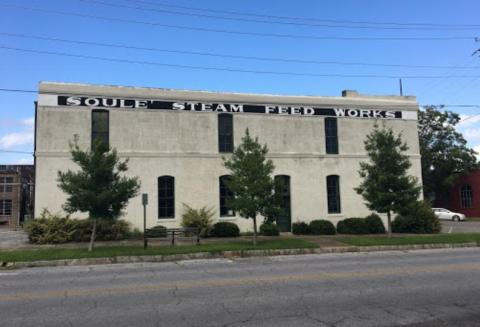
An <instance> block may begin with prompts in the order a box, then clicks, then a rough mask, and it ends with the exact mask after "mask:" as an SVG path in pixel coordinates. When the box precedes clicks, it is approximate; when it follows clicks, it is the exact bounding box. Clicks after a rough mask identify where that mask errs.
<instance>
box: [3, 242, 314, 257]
mask: <svg viewBox="0 0 480 327" xmlns="http://www.w3.org/2000/svg"><path fill="white" fill-rule="evenodd" d="M86 247H87V245H85V248H75V249H72V248H49V249H38V250H18V251H17V250H14V251H4V252H0V263H1V262H21V261H40V260H60V259H81V258H111V257H118V256H140V255H169V254H187V253H197V252H210V253H215V252H222V251H242V250H243V251H245V250H278V249H300V248H315V247H318V246H317V245H316V244H314V243H311V242H308V241H305V240H302V239H278V240H260V241H258V244H257V246H253V244H252V242H250V241H239V242H230V243H214V244H200V245H176V246H169V245H165V246H149V247H148V249H146V250H144V249H143V247H142V246H102V247H97V248H95V249H94V250H93V252H88V251H87V249H86Z"/></svg>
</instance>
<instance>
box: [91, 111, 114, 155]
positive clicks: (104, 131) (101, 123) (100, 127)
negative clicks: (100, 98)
mask: <svg viewBox="0 0 480 327" xmlns="http://www.w3.org/2000/svg"><path fill="white" fill-rule="evenodd" d="M109 124H110V123H109V113H108V111H107V110H101V109H95V110H92V145H93V143H94V142H95V141H97V140H100V141H102V142H103V143H105V144H106V145H107V146H109V138H110V135H109V134H110V128H109Z"/></svg>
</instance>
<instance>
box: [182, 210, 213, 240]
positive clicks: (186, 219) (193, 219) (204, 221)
mask: <svg viewBox="0 0 480 327" xmlns="http://www.w3.org/2000/svg"><path fill="white" fill-rule="evenodd" d="M183 207H184V208H185V212H184V213H183V215H182V227H196V228H198V229H199V230H200V236H202V237H206V236H208V234H210V231H211V230H212V224H213V221H212V218H213V216H214V214H215V211H214V210H213V208H210V209H209V208H207V207H202V208H200V209H194V208H192V207H190V206H188V205H186V204H185V203H184V204H183Z"/></svg>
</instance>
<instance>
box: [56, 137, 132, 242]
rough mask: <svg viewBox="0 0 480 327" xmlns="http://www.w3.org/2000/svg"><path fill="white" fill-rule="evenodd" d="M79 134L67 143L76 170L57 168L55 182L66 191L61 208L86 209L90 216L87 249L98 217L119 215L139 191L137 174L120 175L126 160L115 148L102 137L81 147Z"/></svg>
mask: <svg viewBox="0 0 480 327" xmlns="http://www.w3.org/2000/svg"><path fill="white" fill-rule="evenodd" d="M77 141H78V138H77V137H75V141H74V142H73V143H70V153H71V156H72V161H73V162H74V163H76V164H77V165H78V166H80V170H79V171H71V170H68V171H66V172H61V171H59V172H58V186H59V187H60V189H61V190H63V191H64V192H65V193H67V194H68V197H67V201H66V203H65V204H64V205H63V208H64V210H65V211H66V212H68V213H74V212H76V211H80V212H87V213H88V215H89V218H90V219H91V220H92V234H91V237H90V244H89V247H88V250H89V251H92V250H93V246H94V242H95V233H96V228H97V219H115V218H118V217H119V216H120V215H121V213H122V210H123V209H124V208H125V206H126V205H127V203H128V201H129V199H130V198H132V197H134V196H136V195H137V194H138V190H139V188H140V182H139V181H138V178H137V177H133V178H128V177H124V176H121V173H124V172H126V171H127V169H128V167H127V162H128V159H127V160H124V161H121V160H120V159H119V158H118V155H117V151H116V150H115V149H110V148H109V147H108V146H107V145H106V144H105V143H103V142H101V141H97V142H94V143H93V145H92V149H91V151H82V150H81V149H80V148H79V146H78V142H77Z"/></svg>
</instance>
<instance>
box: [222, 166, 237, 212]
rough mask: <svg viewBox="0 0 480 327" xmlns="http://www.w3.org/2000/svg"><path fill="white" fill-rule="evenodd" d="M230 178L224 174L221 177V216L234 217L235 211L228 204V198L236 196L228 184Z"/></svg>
mask: <svg viewBox="0 0 480 327" xmlns="http://www.w3.org/2000/svg"><path fill="white" fill-rule="evenodd" d="M229 179H230V176H228V175H224V176H220V178H219V181H220V183H219V185H220V217H232V216H235V211H233V210H232V209H230V208H229V207H228V205H227V203H228V200H229V199H232V198H233V197H234V196H235V193H233V192H232V191H230V189H229V188H228V186H227V181H228V180H229Z"/></svg>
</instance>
